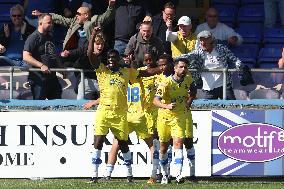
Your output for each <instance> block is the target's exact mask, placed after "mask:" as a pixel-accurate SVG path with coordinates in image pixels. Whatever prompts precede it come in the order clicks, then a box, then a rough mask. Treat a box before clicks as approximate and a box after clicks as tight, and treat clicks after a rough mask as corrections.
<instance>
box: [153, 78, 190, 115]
mask: <svg viewBox="0 0 284 189" xmlns="http://www.w3.org/2000/svg"><path fill="white" fill-rule="evenodd" d="M191 83H192V77H191V75H186V76H185V78H184V80H183V81H182V82H181V83H177V82H176V81H174V80H173V77H172V76H170V77H164V78H162V79H161V83H160V84H159V86H158V89H157V92H156V96H158V97H160V98H161V99H162V103H164V104H170V103H176V105H175V107H174V109H173V110H166V109H165V113H169V112H171V113H176V114H177V115H178V113H179V112H185V111H187V110H186V101H187V99H188V92H189V89H190V84H191ZM171 113H170V114H171Z"/></svg>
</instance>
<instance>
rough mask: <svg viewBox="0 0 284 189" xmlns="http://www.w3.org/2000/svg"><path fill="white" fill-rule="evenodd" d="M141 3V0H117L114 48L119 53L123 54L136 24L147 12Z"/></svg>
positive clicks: (136, 29) (135, 29) (136, 27)
mask: <svg viewBox="0 0 284 189" xmlns="http://www.w3.org/2000/svg"><path fill="white" fill-rule="evenodd" d="M143 3H144V2H143ZM143 3H142V2H141V0H119V1H118V2H117V9H116V13H115V34H114V35H115V42H114V49H116V50H117V51H118V52H119V54H120V55H123V54H124V51H125V48H126V45H127V43H128V41H129V39H130V37H131V36H133V35H134V34H135V33H136V32H137V31H138V28H139V26H138V24H140V23H141V22H142V21H143V19H144V17H145V16H146V14H147V10H146V8H145V7H144V6H143Z"/></svg>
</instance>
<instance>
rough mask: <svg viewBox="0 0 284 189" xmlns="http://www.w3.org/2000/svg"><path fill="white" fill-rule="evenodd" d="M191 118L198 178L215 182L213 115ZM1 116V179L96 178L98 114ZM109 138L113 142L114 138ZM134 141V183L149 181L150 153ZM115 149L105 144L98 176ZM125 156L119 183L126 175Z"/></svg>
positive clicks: (202, 113)
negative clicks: (94, 159) (93, 156)
mask: <svg viewBox="0 0 284 189" xmlns="http://www.w3.org/2000/svg"><path fill="white" fill-rule="evenodd" d="M192 114H193V122H194V123H195V128H194V136H195V138H194V141H197V143H196V144H195V149H196V175H197V176H211V131H212V129H211V111H193V112H192ZM0 116H1V117H2V118H5V119H2V120H1V122H0V168H1V171H0V178H31V177H44V178H56V177H91V176H92V171H93V168H92V164H91V153H92V151H93V146H92V143H93V123H94V118H95V112H82V111H80V112H79V111H78V112H0ZM107 138H108V140H109V141H110V142H112V139H113V136H112V134H109V135H108V136H107ZM130 139H131V141H132V143H133V144H134V145H130V151H131V152H133V174H134V177H149V176H150V172H151V158H150V153H149V149H148V147H147V146H146V144H145V143H144V142H143V141H139V140H138V139H137V137H136V135H135V134H134V133H132V134H131V135H130ZM110 148H111V145H105V144H104V147H103V151H102V160H103V163H102V164H101V166H100V175H99V176H102V174H103V173H104V168H105V163H106V161H107V156H108V152H109V150H110ZM120 156H121V155H120V154H119V158H118V162H117V164H116V165H115V169H114V172H113V176H114V177H123V176H124V173H125V171H124V170H125V169H124V166H123V165H121V163H122V161H121V159H120ZM185 157H186V155H185ZM187 162H188V161H187V159H186V158H185V161H184V165H185V166H184V175H188V174H189V167H188V166H187V165H188V163H187Z"/></svg>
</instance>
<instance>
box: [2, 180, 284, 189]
mask: <svg viewBox="0 0 284 189" xmlns="http://www.w3.org/2000/svg"><path fill="white" fill-rule="evenodd" d="M87 181H88V179H44V180H28V179H0V189H85V188H86V189H91V188H92V189H93V188H95V189H107V188H110V189H120V188H121V189H124V188H125V189H126V188H127V189H136V188H137V189H138V188H141V189H142V188H143V189H147V188H153V189H154V188H155V189H156V188H163V189H165V188H170V189H183V188H184V189H207V188H208V189H215V188H224V189H254V188H256V189H274V188H275V189H281V188H284V180H283V181H276V182H275V181H261V180H258V181H253V180H251V181H250V180H246V181H238V180H236V181H226V180H223V181H220V180H214V179H210V180H207V179H206V180H199V181H198V183H193V182H191V181H186V182H185V183H183V184H179V185H177V184H176V183H174V182H173V183H171V184H168V185H161V184H154V185H149V184H147V183H146V181H147V180H135V181H134V183H127V182H126V180H124V179H111V180H109V181H102V180H99V182H98V183H96V184H89V183H87Z"/></svg>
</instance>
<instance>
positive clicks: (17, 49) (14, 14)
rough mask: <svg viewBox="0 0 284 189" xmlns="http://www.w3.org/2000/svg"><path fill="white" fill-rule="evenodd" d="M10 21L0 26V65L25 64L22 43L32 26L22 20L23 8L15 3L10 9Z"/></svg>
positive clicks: (30, 31) (31, 31)
mask: <svg viewBox="0 0 284 189" xmlns="http://www.w3.org/2000/svg"><path fill="white" fill-rule="evenodd" d="M10 17H11V21H12V22H11V23H9V24H6V23H5V24H3V25H2V26H1V27H0V66H23V67H25V66H27V64H26V63H25V62H24V61H23V49H24V43H25V40H26V39H27V37H28V36H29V35H30V34H31V33H33V31H34V30H35V28H34V27H32V26H31V25H29V24H28V23H27V22H25V21H24V9H23V7H22V6H21V5H19V4H17V5H15V6H13V7H12V8H11V9H10Z"/></svg>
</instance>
